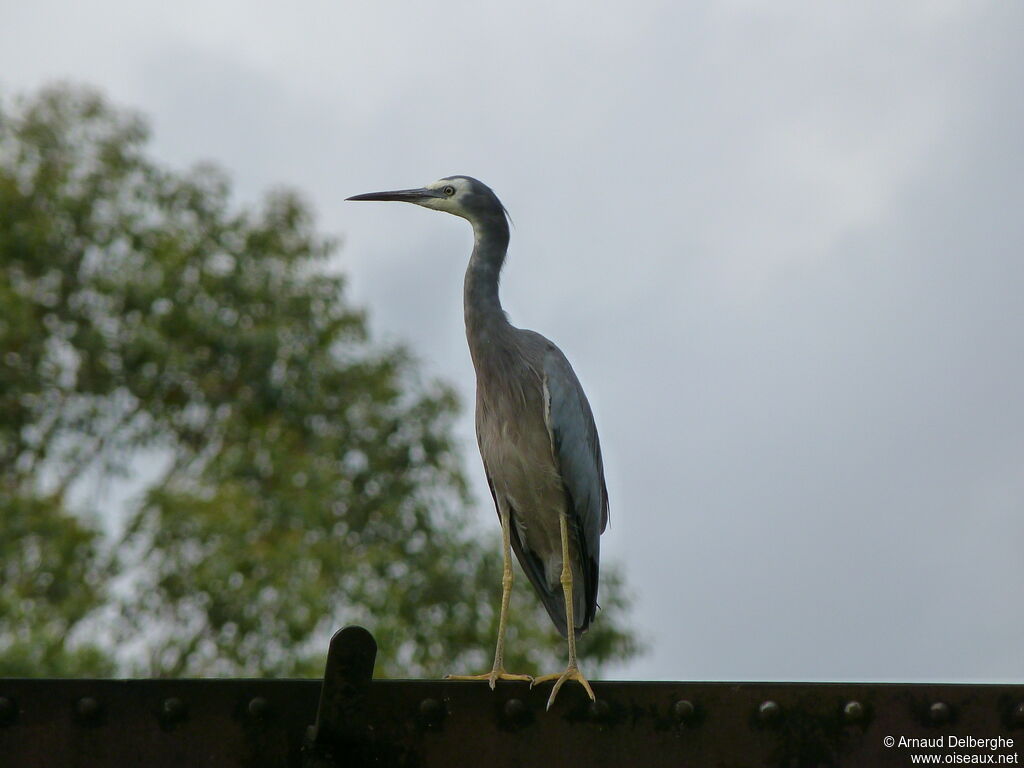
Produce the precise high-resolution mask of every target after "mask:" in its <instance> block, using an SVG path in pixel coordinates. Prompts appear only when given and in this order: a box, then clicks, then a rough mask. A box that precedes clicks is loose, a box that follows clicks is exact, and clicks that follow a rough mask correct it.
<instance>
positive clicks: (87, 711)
mask: <svg viewBox="0 0 1024 768" xmlns="http://www.w3.org/2000/svg"><path fill="white" fill-rule="evenodd" d="M102 711H103V707H102V705H101V704H100V703H99V701H97V700H96V699H94V698H93V697H92V696H83V697H82V698H80V699H79V700H78V701H76V702H75V715H76V716H77V717H78V720H79V722H81V723H95V722H96V721H97V720H99V717H100V714H101V713H102Z"/></svg>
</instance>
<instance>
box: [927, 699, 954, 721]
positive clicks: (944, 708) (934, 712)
mask: <svg viewBox="0 0 1024 768" xmlns="http://www.w3.org/2000/svg"><path fill="white" fill-rule="evenodd" d="M952 716H953V710H952V709H950V707H949V704H947V703H946V702H944V701H936V702H935V703H934V704H932V705H931V706H930V707H928V719H929V720H931V721H932V722H933V723H935V724H936V725H942V724H943V723H948V722H949V721H950V718H952Z"/></svg>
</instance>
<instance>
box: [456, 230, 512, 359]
mask: <svg viewBox="0 0 1024 768" xmlns="http://www.w3.org/2000/svg"><path fill="white" fill-rule="evenodd" d="M472 223H473V235H474V239H475V244H474V246H473V255H472V256H471V257H470V259H469V266H468V267H467V268H466V284H465V310H466V337H467V338H468V340H469V347H470V351H471V352H472V353H473V359H474V361H476V360H477V359H478V353H479V352H483V351H486V350H487V349H488V348H489V347H492V346H493V345H494V344H495V343H497V342H498V340H499V339H500V337H501V335H502V332H503V331H504V330H506V329H507V328H509V327H510V326H509V322H508V318H506V317H505V313H504V312H503V311H502V309H501V300H500V299H499V298H498V277H499V275H500V274H501V267H502V264H504V263H505V252H506V251H507V250H508V239H509V232H508V221H507V220H506V219H505V216H504V215H498V216H490V217H487V218H481V219H477V220H474V221H473V222H472Z"/></svg>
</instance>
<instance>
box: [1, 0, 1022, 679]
mask: <svg viewBox="0 0 1024 768" xmlns="http://www.w3.org/2000/svg"><path fill="white" fill-rule="evenodd" d="M1022 32H1024V4H1022V3H1019V2H1005V0H1001V1H998V2H995V1H994V2H983V0H964V1H963V2H956V1H953V0H923V1H922V2H909V1H904V2H898V3H893V2H864V1H862V2H857V3H820V2H812V1H810V0H809V1H808V2H803V3H800V2H787V1H783V0H773V2H770V3H769V2H754V1H752V0H751V1H749V2H743V1H740V0H714V1H709V2H678V0H676V1H672V0H668V1H666V2H637V1H636V0H634V1H633V2H630V3H623V2H619V3H606V2H595V1H594V0H589V1H587V2H583V1H580V2H550V1H546V2H532V1H527V0H520V1H519V2H516V3H505V4H502V6H500V7H499V6H497V5H496V4H492V3H481V2H479V0H472V1H471V0H460V1H457V2H456V1H452V0H448V1H447V2H444V3H408V2H401V3H399V2H388V1H383V0H378V1H376V2H353V1H352V0H347V1H339V0H333V1H331V2H328V1H327V0H321V1H320V2H314V1H312V0H301V1H300V2H291V3H254V2H252V1H251V0H245V1H244V2H243V1H242V0H238V1H236V2H226V1H223V0H217V1H216V2H210V1H209V0H203V1H201V2H200V1H196V2H175V3H166V2H160V3H156V2H140V0H124V1H122V2H96V3H82V2H75V1H74V0H32V2H23V1H18V0H0V88H2V89H3V90H4V91H6V92H10V91H12V90H19V91H20V90H27V89H31V88H35V87H37V86H39V85H41V84H43V83H46V82H48V81H51V80H53V79H56V78H70V79H73V80H76V81H82V82H87V83H91V84H95V85H98V86H100V87H102V88H103V89H104V90H105V91H106V92H107V93H108V94H109V95H110V96H111V97H112V98H114V99H115V100H116V101H117V102H119V103H121V104H123V105H125V106H132V107H136V108H138V109H141V110H142V111H143V112H145V113H146V114H148V115H149V116H150V118H151V121H152V125H153V128H154V132H155V140H154V149H155V151H156V153H157V154H158V156H159V157H160V158H162V159H163V160H164V161H167V162H170V163H172V164H174V165H176V166H182V167H183V166H186V165H189V164H191V163H193V162H195V161H197V160H202V159H209V160H214V161H216V162H217V163H219V164H221V165H223V166H224V167H226V168H227V169H228V171H229V172H230V173H231V175H232V176H233V178H234V179H235V180H236V183H237V189H238V192H239V196H240V199H242V200H245V201H251V200H255V199H256V198H258V196H259V195H260V194H261V193H262V192H263V191H264V190H265V189H267V188H268V187H271V186H276V185H281V184H285V185H289V186H293V187H296V188H298V189H299V190H301V191H302V192H303V193H304V194H305V195H306V196H307V197H308V199H309V200H310V201H311V202H312V203H313V205H314V207H315V209H316V211H317V212H318V215H319V221H320V228H321V229H322V230H324V231H327V232H331V233H335V234H337V235H339V236H341V237H342V238H343V240H344V246H343V248H342V250H341V251H340V253H339V255H338V261H339V264H338V266H339V267H341V268H342V269H344V270H345V272H346V273H347V274H348V275H349V277H350V288H351V293H350V295H351V297H352V298H353V299H354V300H356V301H357V302H359V303H362V304H365V305H367V306H368V307H369V309H370V312H371V321H372V324H373V326H374V327H375V329H376V330H377V332H378V334H379V335H380V336H381V337H383V338H388V339H399V340H405V341H407V342H408V343H409V344H410V345H411V346H412V347H413V348H414V349H415V350H416V352H417V353H418V354H419V355H420V356H421V358H422V359H423V361H424V364H425V366H426V368H427V370H428V372H429V373H430V374H431V375H436V376H440V377H443V378H445V379H447V380H449V381H451V382H453V383H454V385H455V386H456V387H457V388H458V390H459V391H460V392H461V393H462V395H463V399H464V401H465V402H466V403H472V396H473V387H474V379H473V371H472V367H471V365H470V361H469V355H468V352H467V350H466V348H465V336H464V332H463V329H462V307H461V300H462V293H461V291H462V272H463V269H464V268H465V263H466V258H467V256H468V253H469V250H470V248H471V243H472V238H471V234H470V231H469V228H468V226H467V225H466V223H465V222H463V221H461V220H459V219H456V218H454V217H451V216H445V215H442V214H438V213H434V212H430V211H426V210H421V209H417V208H413V207H412V206H401V205H397V204H395V205H383V204H381V205H370V204H355V203H344V202H343V200H344V198H345V197H348V196H349V195H352V194H356V193H360V192H368V191H376V190H380V189H391V188H396V187H408V186H419V185H421V184H423V183H426V182H429V181H432V180H434V179H436V178H438V177H441V176H446V175H450V174H455V173H464V174H469V175H472V176H476V177H478V178H480V179H482V180H484V181H485V182H486V183H488V184H489V185H491V186H492V187H493V188H494V189H495V191H496V192H497V193H498V195H499V196H500V197H501V199H502V200H503V201H504V203H505V204H506V206H507V207H508V208H509V210H510V211H511V213H512V217H513V220H514V223H515V226H514V229H513V232H512V244H511V251H510V260H509V263H508V267H507V269H506V273H505V278H504V281H503V289H502V290H503V294H502V295H503V301H504V304H505V307H506V309H507V310H508V311H509V314H510V316H511V319H512V321H513V323H514V324H516V325H519V326H521V327H527V328H533V329H535V330H539V331H541V332H542V333H544V334H545V335H547V336H548V337H550V338H552V339H553V340H555V341H556V342H557V343H558V344H559V345H560V346H561V347H562V349H563V350H564V351H565V352H566V354H567V355H568V357H569V359H570V360H571V361H572V362H573V364H574V366H575V368H576V370H577V373H578V374H579V377H580V379H581V380H582V382H583V384H584V386H585V388H586V390H587V392H588V394H589V396H590V400H591V403H592V404H593V406H594V411H595V414H596V418H597V422H598V427H599V429H600V432H601V437H602V444H603V446H604V449H605V464H606V468H607V472H608V486H609V492H610V495H611V503H612V524H611V527H610V529H609V530H608V532H607V533H606V534H605V536H604V538H603V540H602V541H603V545H604V556H605V558H606V560H614V561H617V562H619V563H621V564H623V566H624V568H625V572H626V576H627V579H628V582H629V586H630V587H631V589H632V591H633V593H634V594H635V595H636V598H637V600H636V605H635V609H634V613H633V618H634V620H635V623H636V625H637V627H638V628H639V631H640V633H641V634H642V636H643V637H645V638H646V639H647V640H648V641H649V643H650V645H651V652H650V653H649V654H648V655H647V656H645V657H643V658H640V659H638V660H636V661H634V662H632V663H630V664H628V665H624V666H622V667H620V668H617V669H614V670H610V671H611V673H612V676H614V677H621V678H653V679H684V680H685V679H797V680H822V679H848V680H911V681H914V680H952V681H962V680H975V681H985V680H991V681H1022V680H1024V643H1022V637H1024V599H1022V586H1024V546H1022V544H1024V405H1022V393H1024V308H1022V293H1024V98H1022V83H1024V46H1022V45H1021V34H1022ZM462 433H463V436H464V438H465V440H466V445H467V450H466V457H467V465H468V468H469V471H470V473H471V474H472V476H473V478H474V481H475V482H476V484H477V488H478V496H479V499H480V504H479V517H480V524H481V526H484V525H488V526H494V525H496V521H495V517H494V512H493V510H491V509H490V507H489V505H490V501H489V499H488V495H487V493H486V490H484V489H483V485H482V480H483V478H482V469H481V468H480V464H479V459H478V457H477V454H476V448H475V444H474V443H473V442H472V417H471V414H470V413H467V414H466V416H465V418H464V419H463V422H462ZM485 502H486V503H485ZM517 584H518V585H519V586H521V587H523V588H525V581H521V582H517ZM598 620H600V618H599V619H598ZM584 668H585V667H584Z"/></svg>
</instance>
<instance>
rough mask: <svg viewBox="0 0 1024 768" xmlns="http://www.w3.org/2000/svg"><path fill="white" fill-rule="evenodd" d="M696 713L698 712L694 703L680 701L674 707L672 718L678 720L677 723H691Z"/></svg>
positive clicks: (685, 700) (684, 700)
mask: <svg viewBox="0 0 1024 768" xmlns="http://www.w3.org/2000/svg"><path fill="white" fill-rule="evenodd" d="M696 712H697V710H696V709H694V706H693V702H692V701H690V700H689V699H680V700H679V701H677V702H676V703H675V704H673V705H672V716H673V717H674V718H675V719H676V722H677V723H689V722H690V721H691V720H693V716H694V714H696Z"/></svg>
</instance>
